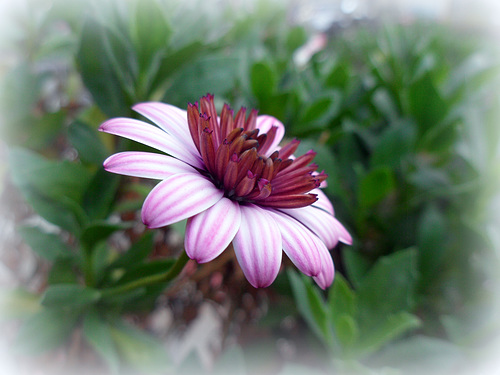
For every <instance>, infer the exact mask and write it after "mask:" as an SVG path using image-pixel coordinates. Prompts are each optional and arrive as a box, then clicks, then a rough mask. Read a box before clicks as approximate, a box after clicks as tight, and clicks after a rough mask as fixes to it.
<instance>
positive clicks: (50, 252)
mask: <svg viewBox="0 0 500 375" xmlns="http://www.w3.org/2000/svg"><path fill="white" fill-rule="evenodd" d="M18 231H19V233H20V234H21V236H22V237H23V240H24V241H25V242H26V243H27V244H28V245H29V246H30V247H31V249H32V250H33V251H34V252H35V253H36V254H38V255H39V256H40V257H42V258H44V259H47V260H49V261H51V262H53V261H54V260H55V259H56V258H57V257H59V256H68V255H69V249H68V247H67V246H66V245H65V244H64V243H63V242H62V241H61V239H60V238H59V236H57V235H56V234H53V233H46V232H43V231H42V230H41V229H40V228H38V227H27V226H24V227H20V228H19V229H18Z"/></svg>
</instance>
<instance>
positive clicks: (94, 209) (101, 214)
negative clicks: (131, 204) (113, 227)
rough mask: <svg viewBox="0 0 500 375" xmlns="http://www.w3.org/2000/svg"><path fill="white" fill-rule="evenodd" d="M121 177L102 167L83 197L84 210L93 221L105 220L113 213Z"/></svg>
mask: <svg viewBox="0 0 500 375" xmlns="http://www.w3.org/2000/svg"><path fill="white" fill-rule="evenodd" d="M120 180H121V178H120V176H119V175H117V174H115V173H109V172H107V171H105V170H104V168H102V167H100V168H99V169H98V170H97V172H96V173H95V175H94V177H93V178H92V180H91V181H90V183H89V185H88V187H87V190H86V191H85V193H84V195H83V208H84V209H85V212H86V213H87V215H88V216H89V218H90V219H91V220H100V219H105V218H106V217H107V216H108V215H109V214H110V212H111V209H112V207H113V204H114V202H115V196H116V192H117V190H118V187H119V186H120Z"/></svg>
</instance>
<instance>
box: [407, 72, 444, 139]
mask: <svg viewBox="0 0 500 375" xmlns="http://www.w3.org/2000/svg"><path fill="white" fill-rule="evenodd" d="M408 94H409V100H410V108H409V109H410V113H411V115H412V116H413V117H414V118H415V120H416V122H417V124H418V125H419V130H420V131H419V133H420V134H421V135H422V134H424V133H425V132H427V131H428V130H429V129H431V128H433V127H435V126H436V125H437V124H438V123H439V122H440V121H441V120H443V119H444V117H445V116H446V115H447V113H448V110H449V105H448V103H447V102H446V101H445V100H444V98H443V97H442V96H441V94H440V93H439V92H438V90H437V88H436V86H435V84H434V82H433V79H432V77H431V75H430V74H426V75H425V76H423V77H422V78H421V79H419V80H418V81H416V82H414V83H413V84H412V85H411V86H410V89H409V93H408Z"/></svg>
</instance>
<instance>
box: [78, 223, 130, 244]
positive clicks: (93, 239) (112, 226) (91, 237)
mask: <svg viewBox="0 0 500 375" xmlns="http://www.w3.org/2000/svg"><path fill="white" fill-rule="evenodd" d="M130 225H131V224H130V223H110V222H107V221H95V222H93V223H92V224H90V225H89V226H87V227H86V228H85V229H84V230H83V232H82V235H81V237H80V241H81V243H82V244H83V245H84V246H85V248H86V249H87V250H88V251H91V250H92V248H93V247H94V246H95V245H96V244H97V243H99V242H100V241H102V240H105V239H106V238H108V237H109V236H110V235H111V234H113V233H114V232H116V231H119V230H124V229H127V228H129V227H130Z"/></svg>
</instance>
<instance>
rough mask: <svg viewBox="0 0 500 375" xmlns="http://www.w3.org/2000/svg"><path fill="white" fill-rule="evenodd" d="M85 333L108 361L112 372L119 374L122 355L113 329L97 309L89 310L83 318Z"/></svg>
mask: <svg viewBox="0 0 500 375" xmlns="http://www.w3.org/2000/svg"><path fill="white" fill-rule="evenodd" d="M83 335H84V337H85V339H86V340H87V342H88V343H89V344H90V346H91V347H92V348H93V349H94V350H95V351H96V352H97V353H99V355H100V356H101V358H102V359H103V360H104V361H105V362H106V364H107V365H108V368H109V369H110V371H111V373H112V374H118V370H119V368H120V357H119V354H118V351H117V347H116V344H115V342H114V341H113V337H112V335H111V329H110V326H109V325H108V323H107V322H105V321H104V320H103V319H102V318H101V317H100V316H99V314H98V313H97V312H96V311H95V310H91V311H89V313H87V314H86V315H85V318H84V319H83Z"/></svg>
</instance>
